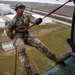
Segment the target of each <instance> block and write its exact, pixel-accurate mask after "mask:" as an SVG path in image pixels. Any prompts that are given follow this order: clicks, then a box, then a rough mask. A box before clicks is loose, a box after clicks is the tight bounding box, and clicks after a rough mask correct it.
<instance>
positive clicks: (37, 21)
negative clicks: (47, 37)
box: [29, 14, 42, 25]
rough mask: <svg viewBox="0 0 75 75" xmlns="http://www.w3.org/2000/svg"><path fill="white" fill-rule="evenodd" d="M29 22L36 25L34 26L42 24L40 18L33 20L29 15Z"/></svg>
mask: <svg viewBox="0 0 75 75" xmlns="http://www.w3.org/2000/svg"><path fill="white" fill-rule="evenodd" d="M29 20H30V22H31V23H36V25H39V24H40V23H41V22H42V19H41V18H37V19H35V17H33V16H32V15H31V14H30V15H29Z"/></svg>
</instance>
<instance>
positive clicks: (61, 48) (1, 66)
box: [0, 23, 71, 75]
mask: <svg viewBox="0 0 75 75" xmlns="http://www.w3.org/2000/svg"><path fill="white" fill-rule="evenodd" d="M42 30H43V32H41V31H42ZM47 30H48V32H46V31H47ZM70 30H71V29H70V27H68V26H65V25H62V24H60V23H53V24H46V25H40V26H35V27H33V28H31V29H30V31H32V32H33V33H32V34H34V33H35V35H37V37H38V38H39V39H40V40H41V41H42V42H43V43H44V44H45V45H46V46H47V47H48V48H49V49H50V51H51V52H53V53H54V54H55V55H56V56H57V57H61V56H62V55H64V54H65V53H66V52H67V51H69V50H71V48H70V46H69V45H68V43H67V41H66V40H67V38H69V37H70ZM27 53H28V56H29V58H30V63H31V66H32V69H33V71H34V72H38V73H39V74H42V73H44V72H45V71H46V70H48V69H50V68H52V67H53V66H54V62H53V61H52V60H49V59H48V58H47V57H45V56H44V55H43V54H41V53H40V52H39V51H38V50H36V49H35V48H31V49H30V50H27ZM17 62H18V63H17V75H26V73H25V71H24V70H23V69H22V67H21V63H20V61H19V59H18V61H17ZM0 75H14V55H0Z"/></svg>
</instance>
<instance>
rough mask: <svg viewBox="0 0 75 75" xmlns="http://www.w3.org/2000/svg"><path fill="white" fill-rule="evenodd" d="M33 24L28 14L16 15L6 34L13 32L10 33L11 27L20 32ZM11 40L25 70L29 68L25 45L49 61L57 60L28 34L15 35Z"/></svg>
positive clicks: (36, 39) (33, 20)
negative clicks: (35, 49)
mask: <svg viewBox="0 0 75 75" xmlns="http://www.w3.org/2000/svg"><path fill="white" fill-rule="evenodd" d="M34 22H35V18H34V17H33V16H32V15H31V14H29V13H25V14H23V15H22V16H20V17H19V16H18V15H16V16H15V17H14V18H13V19H12V21H11V22H10V23H9V24H8V25H7V30H8V34H13V31H12V32H11V31H10V30H11V29H12V26H16V28H15V30H19V29H21V30H22V29H25V28H28V27H29V23H34ZM13 30H14V29H13ZM8 36H9V35H8ZM9 37H10V36H9ZM13 40H14V46H16V48H17V50H18V54H19V58H20V60H21V64H22V66H23V67H24V68H25V69H26V68H27V67H30V63H29V57H28V55H27V53H26V47H25V44H27V45H30V46H32V47H35V48H37V49H38V50H39V51H40V52H41V53H43V54H44V55H45V56H47V57H48V58H49V59H52V60H53V61H56V60H57V58H56V57H55V55H54V54H52V53H51V52H50V51H49V49H48V48H47V47H45V46H44V45H43V43H42V42H41V41H40V40H39V39H38V38H36V37H34V36H32V35H30V34H29V32H26V33H16V34H15V35H14V37H13Z"/></svg>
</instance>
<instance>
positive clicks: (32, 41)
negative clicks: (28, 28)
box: [27, 35, 57, 62]
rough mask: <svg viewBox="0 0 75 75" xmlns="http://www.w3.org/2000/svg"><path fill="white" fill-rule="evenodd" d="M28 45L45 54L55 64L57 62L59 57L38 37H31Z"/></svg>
mask: <svg viewBox="0 0 75 75" xmlns="http://www.w3.org/2000/svg"><path fill="white" fill-rule="evenodd" d="M27 44H28V45H30V46H33V47H35V48H37V49H38V50H39V51H40V52H41V53H43V54H44V55H45V56H46V57H48V58H49V59H52V60H53V61H54V62H56V61H57V57H56V56H55V55H54V54H52V53H51V52H50V50H49V49H48V48H47V47H46V46H45V45H44V44H43V43H42V42H41V41H40V40H39V39H38V38H36V37H34V36H31V35H30V36H29V37H28V39H27Z"/></svg>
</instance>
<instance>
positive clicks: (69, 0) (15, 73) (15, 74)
mask: <svg viewBox="0 0 75 75" xmlns="http://www.w3.org/2000/svg"><path fill="white" fill-rule="evenodd" d="M71 1H72V0H68V1H67V2H65V3H64V4H62V5H61V6H59V7H58V8H56V9H55V10H53V11H52V12H50V13H48V14H47V15H46V16H44V17H43V18H42V20H43V19H44V18H46V17H47V16H49V15H51V14H52V13H54V12H55V11H57V10H58V9H60V8H61V7H63V6H64V5H65V4H67V3H69V2H71ZM34 25H36V23H33V24H32V25H31V26H29V27H28V28H27V29H25V30H18V32H26V31H28V30H29V29H30V28H31V27H33V26H34ZM15 49H16V51H15V72H14V75H17V72H16V69H17V48H15Z"/></svg>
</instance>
